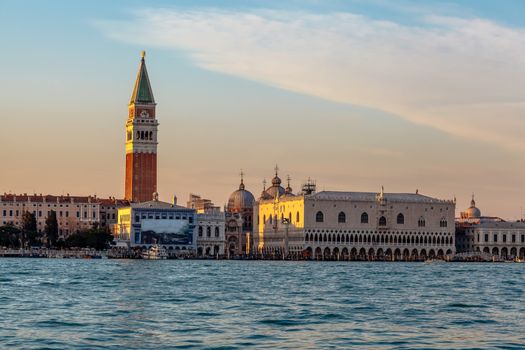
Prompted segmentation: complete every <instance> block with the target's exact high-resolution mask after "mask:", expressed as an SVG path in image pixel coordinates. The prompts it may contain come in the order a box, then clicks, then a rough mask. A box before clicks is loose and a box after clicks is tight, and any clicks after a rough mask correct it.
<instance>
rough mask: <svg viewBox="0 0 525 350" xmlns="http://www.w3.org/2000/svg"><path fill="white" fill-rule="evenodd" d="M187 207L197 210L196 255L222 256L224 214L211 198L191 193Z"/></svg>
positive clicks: (223, 250)
mask: <svg viewBox="0 0 525 350" xmlns="http://www.w3.org/2000/svg"><path fill="white" fill-rule="evenodd" d="M187 207H188V208H191V209H195V210H196V211H197V256H213V257H217V256H220V257H223V256H224V252H225V249H224V247H225V235H224V230H225V227H224V223H225V215H224V212H223V211H221V208H220V207H218V206H215V205H214V204H213V203H212V201H211V200H209V199H205V198H202V197H201V196H199V195H196V194H191V193H190V198H189V200H188V202H187Z"/></svg>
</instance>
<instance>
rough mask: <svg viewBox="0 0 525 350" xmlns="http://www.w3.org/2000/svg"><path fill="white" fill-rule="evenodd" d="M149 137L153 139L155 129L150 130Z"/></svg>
mask: <svg viewBox="0 0 525 350" xmlns="http://www.w3.org/2000/svg"><path fill="white" fill-rule="evenodd" d="M149 139H150V140H153V131H150V132H149Z"/></svg>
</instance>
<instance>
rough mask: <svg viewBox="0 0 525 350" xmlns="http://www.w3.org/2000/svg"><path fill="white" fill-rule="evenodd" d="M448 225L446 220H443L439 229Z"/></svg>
mask: <svg viewBox="0 0 525 350" xmlns="http://www.w3.org/2000/svg"><path fill="white" fill-rule="evenodd" d="M447 225H448V223H447V220H446V219H445V218H441V221H439V227H447Z"/></svg>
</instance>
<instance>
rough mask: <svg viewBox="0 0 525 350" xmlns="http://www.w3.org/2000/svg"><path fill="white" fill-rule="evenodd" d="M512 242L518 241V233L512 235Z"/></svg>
mask: <svg viewBox="0 0 525 350" xmlns="http://www.w3.org/2000/svg"><path fill="white" fill-rule="evenodd" d="M512 243H516V235H512Z"/></svg>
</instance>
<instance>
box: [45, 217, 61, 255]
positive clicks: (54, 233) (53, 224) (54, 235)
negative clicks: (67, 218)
mask: <svg viewBox="0 0 525 350" xmlns="http://www.w3.org/2000/svg"><path fill="white" fill-rule="evenodd" d="M45 233H46V238H47V246H48V247H54V246H55V244H56V242H57V239H58V221H57V213H56V211H54V210H51V211H49V215H48V216H47V218H46V228H45Z"/></svg>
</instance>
